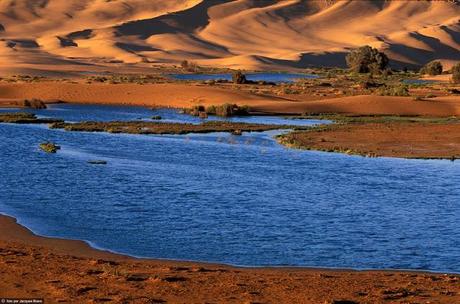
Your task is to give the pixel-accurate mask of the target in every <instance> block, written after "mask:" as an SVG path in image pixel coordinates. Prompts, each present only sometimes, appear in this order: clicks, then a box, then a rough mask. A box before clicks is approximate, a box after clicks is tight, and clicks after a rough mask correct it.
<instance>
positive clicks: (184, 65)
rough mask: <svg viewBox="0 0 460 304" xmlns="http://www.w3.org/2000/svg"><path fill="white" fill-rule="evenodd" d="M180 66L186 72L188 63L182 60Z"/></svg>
mask: <svg viewBox="0 0 460 304" xmlns="http://www.w3.org/2000/svg"><path fill="white" fill-rule="evenodd" d="M180 66H181V67H182V68H183V69H184V70H186V69H187V68H188V61H187V60H183V61H182V62H181V63H180Z"/></svg>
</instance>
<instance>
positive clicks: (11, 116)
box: [0, 112, 63, 124]
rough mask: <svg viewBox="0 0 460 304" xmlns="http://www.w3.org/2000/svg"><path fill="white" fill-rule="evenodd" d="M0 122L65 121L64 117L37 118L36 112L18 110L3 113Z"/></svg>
mask: <svg viewBox="0 0 460 304" xmlns="http://www.w3.org/2000/svg"><path fill="white" fill-rule="evenodd" d="M0 122H3V123H14V124H49V123H58V122H63V120H62V119H53V118H37V116H35V114H32V113H25V112H18V113H1V114H0Z"/></svg>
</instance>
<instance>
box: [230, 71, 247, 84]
mask: <svg viewBox="0 0 460 304" xmlns="http://www.w3.org/2000/svg"><path fill="white" fill-rule="evenodd" d="M232 81H233V83H236V84H243V83H246V76H245V75H244V74H243V73H241V71H237V72H235V73H233V74H232Z"/></svg>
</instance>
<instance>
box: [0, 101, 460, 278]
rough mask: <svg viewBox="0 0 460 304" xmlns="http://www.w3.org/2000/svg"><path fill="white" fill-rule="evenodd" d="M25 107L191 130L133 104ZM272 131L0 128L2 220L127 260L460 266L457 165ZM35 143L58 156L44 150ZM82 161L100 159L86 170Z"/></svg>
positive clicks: (169, 115)
mask: <svg viewBox="0 0 460 304" xmlns="http://www.w3.org/2000/svg"><path fill="white" fill-rule="evenodd" d="M2 111H5V110H2ZM34 112H36V113H38V114H39V115H41V116H45V117H61V118H65V119H66V120H69V121H78V120H132V119H148V118H149V117H150V116H152V115H157V114H160V115H162V116H164V117H165V118H166V119H169V120H171V121H176V120H177V121H188V122H197V118H195V117H191V116H187V115H181V114H178V113H177V112H175V111H173V110H158V111H151V110H148V109H143V108H131V107H110V106H83V105H55V106H53V107H51V108H50V109H48V110H38V111H34ZM239 119H241V120H249V121H258V122H264V120H266V121H267V122H268V121H270V122H273V121H276V120H280V123H285V122H283V121H284V119H281V118H273V117H247V118H239ZM290 122H291V123H292V122H297V123H300V122H303V123H314V122H308V121H300V120H293V121H290ZM277 133H279V132H278V131H272V132H263V133H244V134H243V136H232V135H230V134H226V133H212V134H195V135H193V134H191V135H183V136H182V135H180V136H176V135H174V136H151V135H148V136H147V135H127V134H107V133H78V132H66V131H63V130H50V129H48V128H47V127H46V126H37V125H7V124H0V164H1V168H0V212H3V213H6V214H9V215H12V216H15V217H17V218H18V219H19V222H20V223H22V224H24V225H26V226H27V227H29V228H31V229H32V230H33V231H34V232H36V233H38V234H42V235H47V236H54V237H63V238H72V239H82V240H87V241H89V242H90V243H91V244H92V245H94V246H96V247H99V248H106V249H110V250H112V251H116V252H121V253H125V254H130V255H134V256H142V257H153V258H168V259H184V260H198V261H211V262H222V263H228V264H236V265H258V266H263V265H293V266H317V267H350V268H359V269H363V268H398V269H423V270H433V271H443V272H444V271H446V272H447V271H449V272H460V237H459V235H460V220H459V215H460V187H459V186H458V185H459V184H460V163H459V162H450V161H436V160H432V161H431V160H428V161H426V160H404V159H391V158H362V157H358V156H347V155H341V154H335V153H322V152H312V151H300V150H294V149H286V148H284V147H282V146H280V145H278V144H277V143H276V141H275V140H274V139H273V136H274V135H275V134H277ZM45 140H51V141H54V142H56V143H57V144H59V145H61V146H62V150H60V151H59V152H58V153H57V154H55V155H52V154H45V153H42V152H41V151H40V150H39V149H38V144H39V143H41V142H43V141H45ZM93 159H103V160H107V161H108V164H107V165H106V166H95V165H90V164H88V163H87V161H88V160H93Z"/></svg>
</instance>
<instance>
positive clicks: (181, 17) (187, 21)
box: [116, 0, 229, 39]
mask: <svg viewBox="0 0 460 304" xmlns="http://www.w3.org/2000/svg"><path fill="white" fill-rule="evenodd" d="M228 1H229V0H211V1H203V2H202V3H200V4H198V5H196V6H194V7H192V8H190V9H187V10H184V11H181V12H177V13H172V14H168V15H165V16H160V17H157V18H152V19H145V20H138V21H132V22H128V23H125V24H122V25H120V26H118V27H116V35H117V36H124V35H128V36H129V35H135V36H139V37H140V38H141V39H147V38H148V37H150V36H152V35H156V34H165V33H193V32H195V31H196V30H197V29H199V28H203V27H206V26H207V25H208V24H209V16H208V9H209V8H210V7H212V6H215V5H219V4H223V3H226V2H228Z"/></svg>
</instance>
